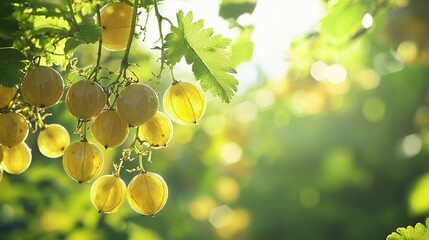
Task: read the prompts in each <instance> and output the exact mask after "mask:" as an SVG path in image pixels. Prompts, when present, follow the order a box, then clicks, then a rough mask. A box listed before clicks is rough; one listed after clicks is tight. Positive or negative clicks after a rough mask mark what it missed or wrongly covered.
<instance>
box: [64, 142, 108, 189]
mask: <svg viewBox="0 0 429 240" xmlns="http://www.w3.org/2000/svg"><path fill="white" fill-rule="evenodd" d="M102 165H103V153H102V152H101V151H100V149H99V148H98V147H97V145H95V144H93V143H90V142H86V141H79V142H74V143H72V144H70V145H69V146H68V147H67V148H66V150H65V151H64V155H63V166H64V170H65V171H66V173H67V175H69V177H71V178H72V179H74V180H76V181H77V182H78V183H82V182H86V181H89V180H91V179H92V178H94V177H95V176H97V175H98V174H99V173H100V171H101V167H102Z"/></svg>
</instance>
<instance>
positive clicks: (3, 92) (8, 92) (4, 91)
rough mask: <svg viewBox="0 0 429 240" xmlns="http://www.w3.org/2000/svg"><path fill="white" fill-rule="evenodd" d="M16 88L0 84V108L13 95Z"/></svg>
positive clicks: (5, 104)
mask: <svg viewBox="0 0 429 240" xmlns="http://www.w3.org/2000/svg"><path fill="white" fill-rule="evenodd" d="M15 93H16V88H14V87H12V88H8V87H3V86H2V85H0V108H4V107H6V106H7V104H8V103H9V102H10V100H12V98H13V97H14V96H15Z"/></svg>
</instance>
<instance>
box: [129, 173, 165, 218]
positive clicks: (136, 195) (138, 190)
mask: <svg viewBox="0 0 429 240" xmlns="http://www.w3.org/2000/svg"><path fill="white" fill-rule="evenodd" d="M167 198H168V188H167V184H166V183H165V181H164V179H163V178H162V177H161V176H160V175H158V174H156V173H152V172H143V173H141V174H139V175H137V176H135V177H134V178H133V179H132V180H131V181H130V182H129V184H128V188H127V200H128V203H129V204H130V206H131V208H132V209H133V210H134V211H136V212H138V213H140V214H143V215H151V216H154V215H155V214H156V213H157V212H159V211H160V210H161V209H162V208H163V207H164V205H165V203H166V202H167Z"/></svg>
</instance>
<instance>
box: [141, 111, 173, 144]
mask: <svg viewBox="0 0 429 240" xmlns="http://www.w3.org/2000/svg"><path fill="white" fill-rule="evenodd" d="M172 136H173V124H172V123H171V120H170V119H169V118H168V117H167V116H166V115H165V114H164V113H162V112H160V111H158V112H157V113H156V114H155V116H154V117H153V118H152V119H150V120H149V121H147V122H145V123H143V125H140V126H139V132H138V137H139V139H140V140H142V141H145V142H146V143H147V144H148V145H149V146H152V147H154V148H161V147H166V146H167V144H168V142H170V139H171V137H172Z"/></svg>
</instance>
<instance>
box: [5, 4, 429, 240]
mask: <svg viewBox="0 0 429 240" xmlns="http://www.w3.org/2000/svg"><path fill="white" fill-rule="evenodd" d="M207 2H210V3H205V1H202V0H201V1H197V0H194V1H190V3H188V5H186V3H187V2H186V1H173V0H166V1H164V2H163V5H162V7H163V10H164V11H165V12H168V11H172V12H173V13H174V12H175V11H177V10H178V9H179V8H180V6H179V5H181V4H184V5H186V6H189V4H192V3H196V4H197V5H196V6H197V7H196V8H195V10H194V11H195V13H197V12H198V11H199V9H201V11H203V10H202V9H203V7H202V6H204V4H210V5H214V6H216V7H217V9H212V8H210V9H208V10H209V11H210V12H211V14H213V13H214V14H215V15H219V16H221V17H223V18H224V19H222V21H223V23H224V24H226V25H227V28H226V29H227V30H228V31H230V34H231V36H233V37H234V40H233V45H232V48H231V50H232V59H233V62H234V64H235V66H236V67H237V70H238V72H239V73H238V75H237V76H238V78H239V80H240V85H239V88H240V91H239V92H238V94H237V96H235V97H234V98H233V100H232V102H231V103H230V104H224V103H220V102H219V101H218V100H217V99H215V98H214V97H212V96H210V95H209V94H207V97H208V100H209V102H208V107H207V111H206V113H205V115H204V117H203V118H202V119H201V121H200V122H199V124H198V125H196V126H180V125H177V124H175V125H174V136H173V139H172V140H171V143H170V145H169V146H168V147H167V148H165V149H160V150H156V151H154V153H153V156H152V159H153V163H151V164H149V163H146V164H145V168H146V169H147V170H149V171H153V172H156V173H159V174H160V175H162V176H163V177H164V179H165V181H166V182H167V184H168V186H169V199H168V202H167V204H166V206H165V207H164V209H163V210H162V211H161V212H159V213H158V214H157V215H156V216H155V217H148V216H142V215H139V214H137V213H135V212H134V211H132V210H131V208H130V207H129V206H128V204H127V203H125V204H124V205H123V206H122V207H121V208H120V209H119V211H118V212H116V213H114V214H98V213H97V210H96V209H95V208H94V207H93V206H92V204H91V201H90V199H89V189H90V186H91V184H90V183H83V184H80V185H79V184H77V183H76V182H74V181H72V180H71V179H70V178H69V177H68V176H67V175H66V174H65V172H64V170H63V168H62V163H61V159H53V160H52V159H47V158H45V157H43V156H42V155H41V154H40V152H39V151H38V149H37V145H36V142H35V139H36V137H37V132H36V133H35V134H33V135H31V136H29V138H28V139H27V141H26V142H27V144H28V145H29V146H30V147H31V149H32V154H33V162H32V165H31V167H30V168H29V169H28V170H27V171H26V172H25V173H23V174H21V175H17V176H15V175H9V174H6V173H5V176H4V178H3V180H2V181H1V182H0V239H67V240H74V239H79V240H81V239H148V240H152V239H153V240H156V239H293V240H299V239H305V240H319V239H347V240H362V239H385V238H386V236H387V235H388V234H390V233H391V232H393V231H395V229H396V228H397V227H400V226H407V225H414V224H415V223H416V222H424V220H425V219H426V217H428V213H429V172H428V169H429V160H428V158H429V105H428V101H429V95H428V93H429V92H428V91H429V2H428V1H426V0H410V1H407V0H390V1H385V0H354V1H352V0H337V1H317V0H315V1H304V2H305V3H304V4H302V3H301V5H300V6H302V9H301V10H302V11H298V12H296V11H295V14H297V16H301V18H300V19H301V20H302V19H306V18H314V16H313V15H312V13H313V11H312V10H314V9H322V11H321V12H320V21H319V19H318V20H317V21H316V22H315V23H314V24H313V25H312V26H311V27H310V28H308V29H307V30H306V31H305V33H302V34H296V35H293V36H290V42H282V41H284V39H283V38H282V37H281V36H280V35H279V36H277V35H275V33H276V32H280V33H285V32H286V33H287V32H288V27H291V26H294V25H299V24H300V21H301V20H299V21H296V22H288V23H286V22H282V21H284V19H285V18H284V16H281V12H282V10H284V11H285V12H287V10H288V9H289V10H290V9H293V6H294V4H296V2H298V1H277V2H275V1H271V2H270V1H267V0H265V1H264V0H260V1H256V0H247V1H246V0H242V1H241V0H223V1H207ZM310 3H311V4H310ZM169 4H171V6H176V7H178V6H179V8H177V9H175V8H174V7H171V8H169V6H170V5H169ZM175 4H176V5H175ZM198 4H200V5H198ZM313 4H314V5H313ZM186 6H185V7H186ZM264 6H265V7H267V6H271V7H270V8H268V9H277V11H276V12H275V13H272V12H269V11H266V12H264V11H265V10H264ZM198 7H199V8H198ZM204 11H207V9H206V10H204ZM289 12H290V11H289ZM200 14H201V13H200ZM257 15H259V18H256V17H253V16H257ZM286 15H287V14H286ZM264 16H265V17H266V18H269V19H271V20H272V21H271V22H267V23H268V24H271V25H258V24H259V22H258V19H264ZM202 18H204V16H202ZM196 19H198V18H197V17H196ZM261 21H262V20H261ZM210 23H211V21H210V19H208V20H207V21H206V25H207V26H211V25H210ZM270 26H271V27H272V31H271V32H273V33H274V35H269V36H264V33H270V31H267V32H264V31H262V30H264V28H267V27H270ZM213 27H214V28H215V32H218V33H221V34H225V33H224V32H222V29H223V28H222V26H218V27H219V28H217V26H213ZM218 29H221V30H220V31H219V30H218ZM265 30H267V29H265ZM258 31H259V33H258ZM256 34H260V35H259V38H258V36H257V35H256ZM261 34H262V35H261ZM226 35H228V33H226ZM155 37H156V36H155ZM261 37H262V38H261ZM264 37H265V38H264ZM258 39H259V40H258ZM261 39H262V42H261ZM270 40H272V41H273V42H270ZM258 41H259V42H258ZM264 41H265V42H264ZM279 42H282V43H286V45H287V47H286V48H284V49H281V48H278V49H276V51H277V52H278V53H279V54H280V55H281V58H282V59H281V62H280V63H279V62H275V61H277V60H276V59H275V56H273V58H272V59H271V58H270V57H266V55H263V54H261V53H263V50H264V49H268V50H269V49H270V47H272V46H274V47H276V46H278V44H279ZM280 45H282V44H280ZM283 45H284V44H283ZM150 47H151V46H147V45H145V44H144V43H141V42H138V41H136V42H135V44H134V46H133V51H132V56H131V61H134V62H137V63H138V64H139V65H140V66H141V67H140V69H137V70H136V71H138V74H140V76H142V77H141V78H142V79H148V78H150V76H151V72H152V71H153V69H156V65H157V64H158V63H157V62H156V57H155V56H153V55H151V53H152V52H153V51H151V50H150V49H149V48H150ZM258 49H259V50H258ZM268 50H267V51H268ZM258 51H259V52H258ZM252 53H253V54H252ZM103 54H104V56H105V57H104V58H103V62H102V65H104V66H108V67H109V68H112V69H116V68H117V67H118V66H119V62H120V59H121V55H122V54H121V53H115V54H110V55H109V54H108V52H107V51H104V52H103ZM95 55H96V46H85V47H81V48H79V49H77V51H76V52H75V56H76V57H78V58H79V59H80V62H79V65H80V66H87V65H89V64H94V62H95V57H96V56H95ZM261 56H262V57H261ZM264 56H265V58H264ZM275 64H277V65H278V64H280V66H281V68H280V70H279V69H275V70H274V74H272V72H273V71H271V70H270V68H269V67H270V65H275ZM267 65H268V68H267ZM179 71H183V72H181V73H180V72H179V73H177V74H178V76H179V79H182V80H191V81H193V77H192V75H191V72H190V70H189V68H188V69H186V67H184V68H183V69H181V68H179ZM270 71H271V72H270ZM279 73H280V74H279ZM276 74H277V75H276ZM165 75H167V74H165ZM185 78H189V79H185ZM169 82H170V80H169V79H165V80H163V82H162V83H161V84H160V85H158V86H156V88H155V89H156V91H157V92H158V94H159V96H160V98H162V92H163V91H164V90H165V88H166V87H167V86H168V84H169ZM149 84H151V83H150V82H149ZM49 111H50V112H52V113H53V116H52V117H49V118H48V119H47V122H48V123H50V122H56V123H60V124H62V125H64V126H65V127H66V128H67V129H69V130H70V132H72V131H73V129H74V128H75V125H76V120H75V119H73V118H72V116H71V114H70V113H68V112H67V111H66V108H65V105H64V104H63V103H62V104H59V105H56V106H55V107H53V108H51V109H49ZM77 139H78V137H77V136H73V140H77ZM104 152H105V159H106V162H105V165H104V169H103V173H102V174H107V173H110V172H111V171H112V163H111V162H112V161H117V160H118V159H119V157H120V152H121V151H120V149H118V150H115V149H108V150H106V151H104ZM124 173H125V174H123V178H124V180H125V182H126V183H127V182H128V181H129V180H130V179H131V178H132V177H133V174H127V173H126V172H125V171H124Z"/></svg>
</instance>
